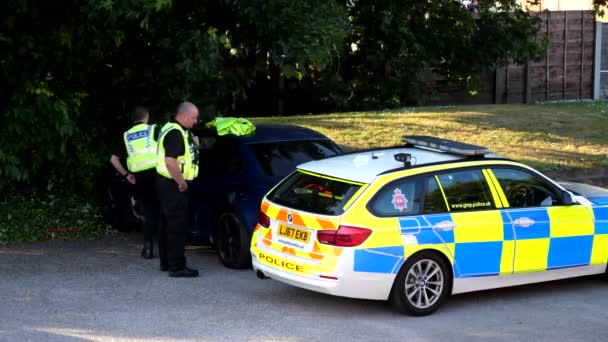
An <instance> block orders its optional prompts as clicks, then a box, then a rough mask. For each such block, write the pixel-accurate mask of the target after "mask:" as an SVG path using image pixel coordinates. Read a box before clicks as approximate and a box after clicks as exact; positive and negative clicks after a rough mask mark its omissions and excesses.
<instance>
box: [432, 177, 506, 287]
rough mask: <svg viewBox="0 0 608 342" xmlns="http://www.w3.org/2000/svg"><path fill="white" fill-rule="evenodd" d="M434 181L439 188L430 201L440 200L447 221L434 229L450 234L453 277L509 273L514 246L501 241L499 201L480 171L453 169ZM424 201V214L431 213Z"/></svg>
mask: <svg viewBox="0 0 608 342" xmlns="http://www.w3.org/2000/svg"><path fill="white" fill-rule="evenodd" d="M434 178H435V181H436V182H437V185H438V186H439V189H438V190H436V191H435V192H436V195H435V196H434V197H435V199H434V201H433V202H435V203H436V202H437V201H440V200H441V199H443V201H444V202H445V207H446V208H447V213H446V214H447V215H448V216H446V217H449V218H450V219H448V220H444V221H442V222H438V223H434V226H435V228H436V229H437V230H443V231H448V230H452V231H453V253H454V254H453V257H454V263H455V269H454V275H455V277H478V276H493V275H500V274H510V273H511V272H512V262H513V248H514V246H513V242H512V241H509V240H505V234H504V225H503V218H502V214H501V212H500V210H499V206H500V202H499V201H498V195H497V194H496V193H495V189H493V188H491V187H490V186H489V183H488V177H487V175H486V173H485V172H484V171H483V170H482V169H480V168H467V169H454V170H448V171H443V172H438V173H436V174H435V175H434ZM439 194H441V198H439ZM429 195H430V194H429ZM428 201H429V199H428V198H427V199H426V200H425V211H431V210H433V209H432V206H431V205H430V203H429V202H428ZM444 216H445V215H444ZM435 217H436V215H430V216H427V220H429V223H431V224H433V221H434V220H435ZM435 221H436V220H435Z"/></svg>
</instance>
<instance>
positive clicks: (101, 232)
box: [0, 195, 113, 244]
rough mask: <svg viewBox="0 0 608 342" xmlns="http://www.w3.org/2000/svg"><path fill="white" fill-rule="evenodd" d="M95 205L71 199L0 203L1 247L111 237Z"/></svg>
mask: <svg viewBox="0 0 608 342" xmlns="http://www.w3.org/2000/svg"><path fill="white" fill-rule="evenodd" d="M112 233H113V232H112V228H110V227H109V226H108V225H106V224H105V223H104V222H103V220H102V218H101V214H100V213H99V210H98V208H97V207H96V205H95V204H93V203H91V202H88V201H86V200H83V199H82V198H80V197H76V196H72V195H62V196H52V195H47V196H25V195H18V196H13V197H10V198H8V199H6V200H4V201H2V202H0V244H7V243H19V242H31V241H40V240H48V239H62V240H77V239H94V238H99V237H101V236H106V235H109V234H112Z"/></svg>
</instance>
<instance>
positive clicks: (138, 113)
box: [131, 106, 148, 122]
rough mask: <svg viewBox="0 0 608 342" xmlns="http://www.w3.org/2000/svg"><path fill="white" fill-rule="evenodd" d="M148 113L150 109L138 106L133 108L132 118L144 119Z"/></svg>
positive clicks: (135, 120) (134, 120)
mask: <svg viewBox="0 0 608 342" xmlns="http://www.w3.org/2000/svg"><path fill="white" fill-rule="evenodd" d="M147 115H148V110H147V109H146V108H144V107H142V106H137V107H135V109H133V113H131V120H133V122H138V121H142V120H143V119H145V118H146V116H147Z"/></svg>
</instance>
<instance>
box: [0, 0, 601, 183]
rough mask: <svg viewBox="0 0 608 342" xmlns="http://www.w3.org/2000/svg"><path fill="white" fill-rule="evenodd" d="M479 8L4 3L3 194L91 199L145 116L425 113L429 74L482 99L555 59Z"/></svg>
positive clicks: (277, 0) (288, 1) (367, 3)
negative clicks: (484, 76)
mask: <svg viewBox="0 0 608 342" xmlns="http://www.w3.org/2000/svg"><path fill="white" fill-rule="evenodd" d="M478 2H479V3H480V12H479V13H478V15H472V14H471V13H470V12H469V11H468V10H467V9H466V8H465V7H463V6H462V4H461V3H460V2H459V1H455V0H434V1H427V0H402V1H391V0H351V1H323V0H301V1H300V0H299V1H292V0H213V1H212V0H191V1H172V0H84V1H83V0H81V1H76V0H55V1H46V0H11V1H5V2H2V3H0V51H3V52H2V55H1V56H0V92H1V94H2V97H0V113H2V118H3V125H1V126H0V188H2V189H4V190H6V189H10V188H13V189H14V188H21V187H23V186H27V187H29V188H31V189H38V190H40V189H43V190H44V189H47V190H48V189H54V188H57V187H60V188H62V189H65V190H83V189H91V188H92V187H93V183H94V181H95V176H96V175H97V174H98V173H99V170H100V168H101V167H102V166H103V165H107V160H108V157H109V152H110V146H111V145H113V144H114V142H115V141H116V140H117V139H116V137H117V136H118V134H119V133H120V132H121V131H123V130H124V129H125V128H126V126H127V125H128V120H127V117H128V116H127V113H128V112H129V110H130V109H131V108H132V107H133V106H135V105H139V104H143V105H145V106H148V107H149V108H151V109H152V112H153V114H163V113H167V112H171V111H173V110H174V107H175V106H176V105H177V103H178V102H179V101H182V100H185V99H188V100H190V101H193V102H195V103H197V104H199V106H200V107H201V108H202V109H204V112H205V113H207V112H213V113H214V114H217V113H219V114H229V115H244V114H246V112H247V111H248V110H247V109H248V108H249V111H252V107H251V106H252V105H251V104H252V103H256V102H257V103H260V102H271V101H282V100H283V98H284V97H285V96H286V94H288V93H289V92H292V93H294V92H297V91H300V92H306V93H307V94H308V93H315V94H317V96H318V97H320V98H322V99H324V100H325V102H326V104H327V106H328V107H327V108H331V109H346V108H361V109H362V108H383V107H394V106H400V105H403V104H408V103H413V102H417V101H420V99H424V98H425V96H426V95H427V94H428V93H429V92H430V91H431V89H430V88H429V85H428V84H427V83H426V82H425V79H426V78H425V77H427V75H428V74H429V73H434V74H436V75H439V76H440V77H442V78H444V79H446V80H448V81H456V82H461V83H463V84H465V85H466V86H468V87H474V85H475V82H474V80H475V78H476V75H478V74H479V72H481V71H483V70H486V69H492V68H493V67H494V66H495V65H496V64H497V63H501V62H504V61H507V60H509V61H523V60H526V59H528V58H534V57H537V56H539V55H541V54H542V53H543V49H544V47H545V42H543V41H542V40H539V39H537V36H536V31H537V29H538V25H539V20H538V19H537V18H536V17H535V16H534V15H531V14H530V13H527V12H525V11H523V10H522V9H521V7H520V6H519V5H518V1H516V0H499V1H495V0H479V1H478ZM605 2H606V1H605V0H596V1H595V2H594V3H595V4H596V5H598V6H599V5H604V4H605ZM598 8H599V7H598ZM248 106H249V107H248ZM266 108H279V110H280V108H282V107H281V106H277V107H270V106H269V107H266ZM243 110H245V113H244V112H243ZM257 114H262V113H257Z"/></svg>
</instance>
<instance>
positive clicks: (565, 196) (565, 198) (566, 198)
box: [562, 191, 578, 205]
mask: <svg viewBox="0 0 608 342" xmlns="http://www.w3.org/2000/svg"><path fill="white" fill-rule="evenodd" d="M562 202H563V203H564V204H565V205H574V204H577V203H578V202H577V201H576V199H575V198H574V196H572V194H571V193H570V192H568V191H562Z"/></svg>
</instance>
